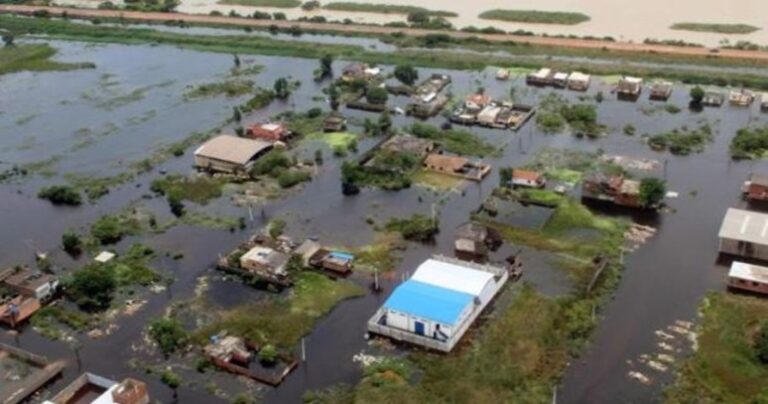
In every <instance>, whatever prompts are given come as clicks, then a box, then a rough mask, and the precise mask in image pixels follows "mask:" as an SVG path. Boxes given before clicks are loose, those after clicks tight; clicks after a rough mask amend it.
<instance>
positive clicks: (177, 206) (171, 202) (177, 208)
mask: <svg viewBox="0 0 768 404" xmlns="http://www.w3.org/2000/svg"><path fill="white" fill-rule="evenodd" d="M167 199H168V207H169V208H170V209H171V213H173V215H174V216H176V217H182V216H184V203H183V202H182V201H181V198H180V197H179V196H178V195H175V194H168V197H167Z"/></svg>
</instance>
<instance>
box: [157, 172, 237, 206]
mask: <svg viewBox="0 0 768 404" xmlns="http://www.w3.org/2000/svg"><path fill="white" fill-rule="evenodd" d="M223 186H224V181H223V180H221V179H217V178H212V177H208V176H201V175H197V176H193V177H191V178H190V177H185V176H182V175H179V174H171V175H167V176H165V177H160V178H157V179H155V180H153V181H152V184H151V185H150V189H151V190H152V192H154V193H156V194H158V195H167V196H169V197H173V198H177V199H179V200H186V201H192V202H195V203H198V204H206V203H207V202H208V201H210V200H212V199H217V198H220V197H221V195H222V188H223Z"/></svg>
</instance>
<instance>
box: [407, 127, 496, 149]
mask: <svg viewBox="0 0 768 404" xmlns="http://www.w3.org/2000/svg"><path fill="white" fill-rule="evenodd" d="M410 133H411V134H413V135H414V136H416V137H420V138H422V139H429V140H432V141H435V142H437V143H439V144H440V145H441V146H442V148H443V150H445V151H447V152H450V153H456V154H460V155H463V156H478V157H486V156H491V155H495V154H496V153H498V150H497V149H496V148H495V147H493V145H491V144H489V143H487V142H485V141H484V140H482V139H480V138H478V137H477V136H475V135H474V134H472V132H469V131H467V130H463V129H448V130H441V129H440V128H438V127H436V126H432V125H429V124H425V123H421V122H416V123H414V124H413V125H411V126H410Z"/></svg>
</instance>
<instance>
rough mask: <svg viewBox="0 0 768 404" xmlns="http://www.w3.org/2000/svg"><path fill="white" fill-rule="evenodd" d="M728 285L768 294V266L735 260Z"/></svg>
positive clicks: (729, 273) (729, 274) (729, 272)
mask: <svg viewBox="0 0 768 404" xmlns="http://www.w3.org/2000/svg"><path fill="white" fill-rule="evenodd" d="M728 286H729V287H731V288H734V289H741V290H746V291H749V292H756V293H761V294H764V295H768V267H764V266H759V265H752V264H747V263H744V262H739V261H733V263H732V264H731V270H730V271H728Z"/></svg>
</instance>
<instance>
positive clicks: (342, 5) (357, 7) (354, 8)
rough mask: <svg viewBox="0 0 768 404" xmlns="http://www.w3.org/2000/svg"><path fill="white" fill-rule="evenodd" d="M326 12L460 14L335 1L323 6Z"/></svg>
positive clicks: (420, 8) (437, 15) (394, 5)
mask: <svg viewBox="0 0 768 404" xmlns="http://www.w3.org/2000/svg"><path fill="white" fill-rule="evenodd" d="M323 8H324V9H326V10H334V11H349V12H361V13H377V14H411V13H417V12H418V13H425V14H427V15H430V16H433V17H457V16H458V14H456V13H454V12H452V11H443V10H429V9H426V8H424V7H418V6H407V5H400V4H371V3H356V2H352V1H334V2H330V3H327V4H325V5H324V6H323Z"/></svg>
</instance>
